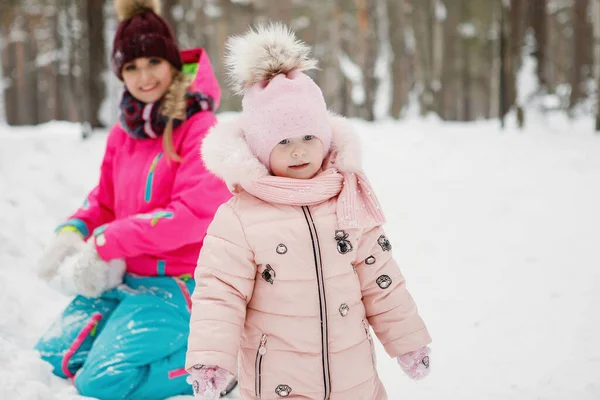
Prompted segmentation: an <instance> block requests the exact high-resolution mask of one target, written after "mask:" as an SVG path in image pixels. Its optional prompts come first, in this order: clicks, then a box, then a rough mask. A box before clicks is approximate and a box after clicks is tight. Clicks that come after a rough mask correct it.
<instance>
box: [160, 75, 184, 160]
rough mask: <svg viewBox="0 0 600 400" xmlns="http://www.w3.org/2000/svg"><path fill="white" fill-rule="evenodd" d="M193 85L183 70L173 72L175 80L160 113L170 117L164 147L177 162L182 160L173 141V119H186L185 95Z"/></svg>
mask: <svg viewBox="0 0 600 400" xmlns="http://www.w3.org/2000/svg"><path fill="white" fill-rule="evenodd" d="M190 85H191V80H190V79H189V78H187V77H186V76H185V75H184V74H183V73H182V72H180V71H176V72H175V73H174V74H173V82H172V83H171V86H169V90H168V91H167V94H166V95H165V102H164V103H163V106H162V109H161V111H160V113H161V114H162V115H164V116H166V117H168V118H169V120H168V121H167V125H166V127H165V130H164V132H163V148H164V150H165V153H166V154H167V156H168V157H169V158H170V159H171V160H173V161H176V162H180V161H181V157H180V156H179V154H177V151H176V150H175V145H174V143H173V119H174V118H177V119H178V120H181V121H185V120H186V113H185V108H186V98H185V95H186V94H187V91H188V89H189V87H190Z"/></svg>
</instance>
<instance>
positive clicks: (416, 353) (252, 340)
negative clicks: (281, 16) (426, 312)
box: [186, 25, 430, 400]
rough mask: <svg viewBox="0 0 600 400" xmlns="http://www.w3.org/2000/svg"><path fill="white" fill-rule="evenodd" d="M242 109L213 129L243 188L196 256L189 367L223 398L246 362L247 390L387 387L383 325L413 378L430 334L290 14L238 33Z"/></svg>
mask: <svg viewBox="0 0 600 400" xmlns="http://www.w3.org/2000/svg"><path fill="white" fill-rule="evenodd" d="M229 50H230V53H229V55H228V57H227V62H228V67H229V68H230V70H231V73H232V77H233V81H234V83H236V85H237V87H236V89H238V90H239V91H240V92H241V93H243V95H244V97H243V102H242V104H243V112H242V114H241V116H240V117H239V118H238V119H237V120H235V121H233V122H229V123H223V124H220V125H218V126H217V127H215V128H213V129H212V130H211V132H210V133H209V134H208V135H207V137H206V139H205V140H204V143H203V147H202V155H203V158H204V161H205V163H206V165H207V167H208V168H209V169H210V170H211V171H212V172H214V173H215V174H216V175H218V176H220V177H221V178H222V179H223V180H225V181H226V182H227V183H228V185H229V186H230V187H231V188H233V189H234V191H235V193H236V195H235V196H234V197H233V198H232V199H231V200H230V201H229V202H227V203H226V204H224V205H223V206H221V207H220V208H219V210H218V211H217V213H216V215H215V219H214V221H213V222H212V224H211V225H210V227H209V229H208V234H207V237H206V239H205V243H204V247H203V248H202V250H201V253H200V257H199V260H198V266H197V268H196V290H195V291H194V294H193V296H192V317H191V330H190V337H189V344H188V353H187V360H186V368H187V370H188V371H189V372H190V374H191V377H190V379H189V381H190V383H192V385H193V387H194V391H195V393H196V394H197V396H198V397H200V398H204V399H214V398H215V397H216V396H217V395H218V393H219V392H220V391H221V390H222V389H223V388H225V387H226V385H227V384H228V382H229V380H230V379H232V377H233V376H234V375H235V374H236V372H237V368H236V365H237V362H238V350H239V379H240V389H241V395H242V398H243V399H277V398H282V397H289V398H296V399H332V400H333V399H338V400H348V399H352V400H359V399H364V400H373V399H385V398H387V396H386V393H385V390H384V388H383V386H382V384H381V382H380V380H379V378H378V375H377V372H376V362H375V352H374V348H373V339H372V337H371V334H370V327H372V328H373V329H374V331H375V334H376V335H377V337H378V338H379V340H380V341H381V342H382V343H383V345H384V347H385V349H386V351H387V352H388V354H389V355H390V356H392V357H398V359H399V363H400V366H401V367H402V369H403V370H404V371H405V372H406V373H407V374H408V375H409V376H410V377H411V378H414V379H418V378H422V377H424V376H425V375H427V373H428V372H429V369H428V368H429V349H428V348H427V347H426V345H427V344H428V343H430V337H429V334H428V332H427V329H426V328H425V325H424V323H423V321H422V320H421V318H420V317H419V314H418V313H417V308H416V306H415V303H414V301H413V299H412V298H411V296H410V294H409V293H408V291H407V289H406V286H405V281H404V278H403V277H402V275H401V273H400V270H399V269H398V266H397V265H396V263H395V262H394V261H393V259H392V255H391V249H392V245H391V244H390V242H389V241H388V239H387V238H386V236H385V233H384V231H383V229H382V228H381V225H382V224H383V222H384V217H383V215H382V213H381V210H380V206H379V203H378V202H377V199H376V198H375V195H374V193H373V192H372V189H371V187H370V185H369V183H368V181H367V179H366V177H365V175H364V174H363V172H362V171H361V168H360V155H359V151H360V146H359V144H358V141H357V138H356V137H355V136H354V134H353V133H352V128H351V125H350V124H349V123H348V122H347V121H346V120H345V119H343V118H340V117H334V116H332V115H330V114H328V112H327V109H326V105H325V101H324V99H323V95H322V93H321V90H320V89H319V88H318V87H317V85H316V84H315V83H314V82H313V81H312V80H311V79H310V78H309V77H308V76H307V75H305V74H304V73H303V72H302V71H303V70H307V69H310V68H313V67H314V66H315V65H316V62H315V61H314V60H312V59H309V48H308V47H307V46H306V45H304V44H303V43H302V42H299V41H298V40H297V39H296V38H295V36H294V34H293V33H292V32H290V31H289V30H287V28H285V27H284V26H282V25H271V26H268V27H261V28H258V30H256V31H250V32H249V33H248V34H247V35H246V36H244V37H240V38H234V39H232V40H231V41H230V42H229Z"/></svg>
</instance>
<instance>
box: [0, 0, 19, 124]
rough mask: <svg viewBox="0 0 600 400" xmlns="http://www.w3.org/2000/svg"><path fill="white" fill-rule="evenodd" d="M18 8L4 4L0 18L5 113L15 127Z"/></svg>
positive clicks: (8, 121) (17, 93) (7, 120)
mask: <svg viewBox="0 0 600 400" xmlns="http://www.w3.org/2000/svg"><path fill="white" fill-rule="evenodd" d="M17 13H18V10H17V6H16V5H13V6H9V5H8V4H2V14H1V16H0V18H1V19H0V35H1V36H2V38H3V42H4V43H3V46H4V48H3V50H2V72H3V74H4V80H5V87H4V107H5V108H4V113H5V116H6V122H7V123H8V124H10V125H14V124H15V123H16V122H17V97H18V95H19V91H18V88H17V85H16V82H15V77H16V73H17V72H16V68H17V57H16V51H17V46H18V44H17V37H15V35H14V34H15V33H16V32H14V31H13V30H14V29H16V28H17V27H16V26H15V20H16V17H17Z"/></svg>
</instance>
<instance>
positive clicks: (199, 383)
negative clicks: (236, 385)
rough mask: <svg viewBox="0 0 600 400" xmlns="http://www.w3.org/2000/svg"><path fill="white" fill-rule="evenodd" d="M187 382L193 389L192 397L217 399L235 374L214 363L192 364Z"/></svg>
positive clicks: (203, 399) (208, 399) (206, 399)
mask: <svg viewBox="0 0 600 400" xmlns="http://www.w3.org/2000/svg"><path fill="white" fill-rule="evenodd" d="M189 373H190V376H189V377H188V378H187V382H188V383H189V384H191V385H192V388H193V389H194V397H196V398H198V399H202V400H217V399H218V398H219V397H220V396H221V394H222V393H223V392H225V391H226V390H227V389H228V388H229V386H230V384H231V383H232V382H233V381H234V380H235V376H234V375H233V374H232V373H230V372H229V371H227V370H224V369H223V368H220V367H217V366H214V365H194V366H193V367H192V369H190V371H189Z"/></svg>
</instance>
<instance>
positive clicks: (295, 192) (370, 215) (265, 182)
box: [242, 168, 385, 229]
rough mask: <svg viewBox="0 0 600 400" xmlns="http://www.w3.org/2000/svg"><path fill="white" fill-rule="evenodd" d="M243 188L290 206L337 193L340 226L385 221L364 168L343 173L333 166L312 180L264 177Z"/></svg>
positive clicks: (319, 201) (307, 203) (304, 204)
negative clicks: (359, 170)
mask: <svg viewBox="0 0 600 400" xmlns="http://www.w3.org/2000/svg"><path fill="white" fill-rule="evenodd" d="M242 187H243V188H244V190H246V191H247V192H248V193H250V194H251V195H253V196H255V197H258V198H259V199H261V200H264V201H266V202H269V203H277V204H287V205H291V206H311V205H315V204H319V203H322V202H324V201H327V200H329V199H331V198H333V197H336V196H338V199H337V219H338V224H339V227H340V229H352V228H366V227H369V226H377V225H381V224H383V223H384V222H385V217H384V215H383V212H382V211H381V206H380V204H379V201H377V197H375V193H374V192H373V189H372V188H371V184H370V183H369V181H368V179H367V177H366V176H365V174H364V173H363V172H362V171H361V172H355V173H349V172H345V173H340V172H338V171H337V169H335V168H330V169H327V170H325V171H323V172H321V173H319V174H318V175H316V176H315V177H314V178H312V179H293V178H281V177H278V176H265V177H262V178H260V179H257V180H254V181H251V182H249V183H246V184H242Z"/></svg>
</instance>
